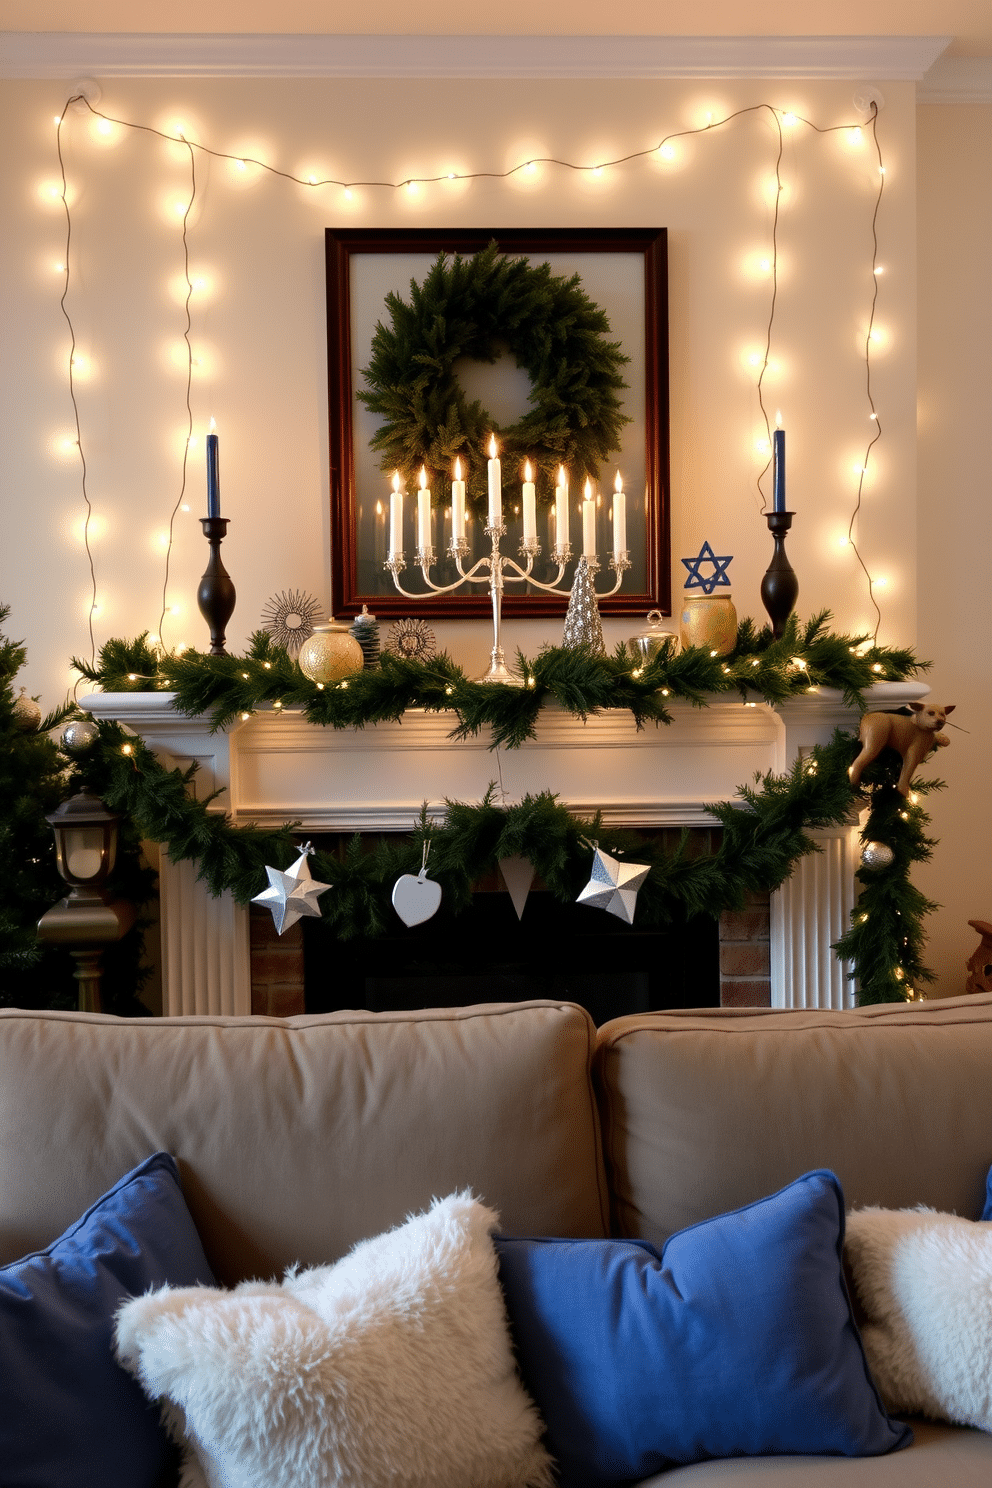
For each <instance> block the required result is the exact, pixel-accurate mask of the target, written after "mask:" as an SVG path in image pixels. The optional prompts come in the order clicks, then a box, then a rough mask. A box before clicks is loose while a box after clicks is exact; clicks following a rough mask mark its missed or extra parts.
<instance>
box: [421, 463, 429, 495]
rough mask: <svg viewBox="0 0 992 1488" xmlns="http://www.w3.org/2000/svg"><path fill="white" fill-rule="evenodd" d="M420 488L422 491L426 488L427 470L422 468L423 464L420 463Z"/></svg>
mask: <svg viewBox="0 0 992 1488" xmlns="http://www.w3.org/2000/svg"><path fill="white" fill-rule="evenodd" d="M420 489H421V490H422V491H425V490H426V489H427V471H426V470H425V469H424V467H423V465H421V467H420Z"/></svg>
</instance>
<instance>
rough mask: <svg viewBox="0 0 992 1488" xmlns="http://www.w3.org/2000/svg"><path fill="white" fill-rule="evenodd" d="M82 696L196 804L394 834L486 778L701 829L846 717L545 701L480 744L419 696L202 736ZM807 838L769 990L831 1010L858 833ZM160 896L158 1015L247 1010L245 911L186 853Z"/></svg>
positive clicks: (130, 702)
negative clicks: (172, 773) (509, 743)
mask: <svg viewBox="0 0 992 1488" xmlns="http://www.w3.org/2000/svg"><path fill="white" fill-rule="evenodd" d="M928 691H929V689H928V688H927V687H925V686H923V685H920V684H918V683H895V682H883V683H879V684H878V685H877V686H876V687H874V688H872V689H871V692H870V694H869V704H870V706H873V707H876V708H896V707H899V706H901V705H904V704H905V703H908V702H911V701H916V700H917V699H919V698H921V697H923V696H925V695H926V693H927V692H928ZM81 706H82V707H84V708H86V709H88V710H89V711H91V712H92V713H93V715H94V716H95V717H97V718H112V719H116V720H117V721H118V722H120V723H121V724H123V725H124V726H125V727H126V728H129V729H131V730H133V731H134V733H136V734H139V735H140V736H141V737H142V738H143V739H144V740H145V742H146V743H147V744H148V745H149V747H150V748H151V749H152V750H153V751H154V752H155V754H156V756H157V757H158V758H159V759H160V760H161V762H162V763H163V764H164V765H166V766H169V767H172V766H179V767H181V768H184V769H185V768H188V766H189V765H190V764H191V763H193V762H194V761H195V762H196V763H197V765H198V766H199V771H198V773H197V776H196V784H195V789H196V791H197V794H198V795H201V796H203V795H206V794H208V793H210V792H212V791H215V790H219V791H221V792H222V795H221V796H220V797H219V798H218V799H217V801H216V802H215V803H214V804H213V805H212V808H211V809H213V810H217V811H227V812H228V813H229V815H230V817H231V819H232V821H234V822H235V823H241V822H248V821H255V822H258V823H259V824H260V825H266V826H275V825H281V824H283V823H285V822H287V821H298V822H300V823H301V828H302V830H303V831H305V832H316V831H356V830H378V831H409V830H410V829H411V828H412V827H413V825H414V822H415V821H416V819H417V818H418V817H419V814H420V810H421V807H422V805H423V804H424V803H425V802H426V804H427V807H428V810H429V811H433V812H436V813H440V812H441V811H442V810H443V805H444V801H445V799H449V800H466V801H477V800H480V799H481V798H482V796H483V795H484V794H485V792H486V791H487V790H488V788H489V786H490V784H491V783H493V782H495V784H496V788H497V792H498V793H499V794H498V799H503V800H506V801H508V802H512V801H519V800H520V799H521V798H522V797H523V796H524V795H526V794H528V793H536V792H539V791H544V790H551V791H554V792H555V793H556V794H557V795H558V797H559V799H560V800H561V801H562V803H563V805H565V806H567V807H568V808H569V810H571V811H573V812H576V813H577V814H579V815H582V814H583V813H586V812H588V813H589V814H590V815H591V814H592V813H593V812H594V811H596V810H601V811H602V813H603V817H604V820H605V821H607V822H608V823H610V824H611V825H627V826H635V827H636V826H641V827H647V826H652V827H655V826H668V825H680V824H682V825H708V824H711V823H712V820H713V818H712V817H711V816H710V815H709V814H708V813H707V811H706V804H707V803H708V802H709V803H712V802H715V801H725V800H731V799H734V798H735V797H736V796H737V794H738V791H739V788H740V786H741V785H742V784H744V783H749V782H750V781H753V779H754V777H755V775H756V774H759V773H760V774H764V773H766V772H768V771H772V772H774V773H777V774H778V773H781V772H782V771H784V770H786V769H788V768H789V767H790V766H791V764H792V763H793V761H794V760H795V759H796V757H797V755H800V754H803V753H806V752H808V750H809V749H810V748H811V746H812V745H814V744H818V743H828V742H829V740H830V738H831V737H832V735H833V732H834V730H835V729H837V728H847V729H850V728H851V727H852V726H853V725H854V724H855V722H856V720H857V712H856V710H854V709H852V708H850V707H848V706H846V705H845V704H844V701H843V697H842V695H841V693H840V692H839V691H835V690H833V689H828V688H820V689H818V691H817V692H815V693H809V694H804V695H803V696H801V697H797V698H795V699H792V700H791V701H789V702H787V703H783V704H781V705H779V706H777V707H774V708H773V707H771V706H769V705H768V704H764V703H760V704H750V705H744V704H742V703H741V701H740V699H738V698H734V699H731V698H729V697H727V696H726V695H719V696H713V697H711V698H709V699H708V706H707V707H705V708H694V707H692V706H691V705H690V704H688V703H682V702H674V701H673V702H672V703H671V704H670V708H671V712H672V715H673V719H674V721H673V723H672V724H671V725H669V726H666V725H654V724H649V725H648V726H647V727H645V728H644V729H641V730H638V729H637V728H636V726H635V724H634V722H633V719H632V718H631V716H630V714H629V713H628V712H626V711H625V710H624V711H619V710H618V711H617V712H612V711H611V712H604V713H601V714H598V715H596V716H594V717H590V718H589V719H587V721H586V722H585V723H583V722H582V721H581V720H580V719H576V718H575V717H573V716H572V715H570V714H567V713H565V712H563V711H561V710H559V709H556V708H546V709H544V710H543V711H542V713H541V715H540V718H539V720H538V724H537V737H536V738H535V739H533V740H528V741H527V742H526V743H525V744H523V745H522V746H521V747H520V748H519V749H512V750H508V749H500V750H492V749H491V748H490V747H489V741H488V736H482V737H480V738H478V739H469V740H460V741H453V740H451V739H449V737H448V735H449V733H450V731H451V728H452V725H453V716H452V715H448V714H436V713H426V712H423V711H420V710H412V711H410V712H407V713H405V714H404V716H403V719H402V720H401V721H400V722H397V723H379V724H375V725H372V726H370V727H368V728H366V729H340V730H339V729H333V728H316V727H314V726H313V725H312V724H309V723H307V722H306V720H305V719H304V718H303V716H302V715H301V714H300V713H298V712H294V711H293V710H291V709H278V710H277V709H266V710H264V711H260V712H258V713H255V714H253V715H252V717H251V718H250V719H248V720H247V721H246V722H236V723H234V724H232V725H231V727H230V728H228V729H226V730H223V731H218V732H216V733H212V732H211V731H210V726H209V722H208V721H207V720H206V719H204V718H196V719H189V718H185V717H184V716H183V715H182V714H180V713H178V712H177V711H176V709H175V708H174V706H173V695H172V694H171V693H133V692H132V693H94V694H91V695H90V696H89V697H86V698H84V699H83V700H82V704H81ZM812 835H813V836H814V837H815V838H816V839H817V842H818V845H819V846H820V848H821V852H820V853H819V854H817V855H815V856H812V857H806V858H803V859H800V861H799V863H798V864H797V865H796V869H795V871H794V872H793V874H792V877H791V878H790V879H789V881H788V883H786V884H785V885H784V887H783V888H782V889H780V890H779V891H777V892H776V893H775V894H774V895H773V896H772V971H771V975H772V1001H773V1004H774V1005H776V1006H781V1007H797V1006H798V1007H844V1006H847V1005H849V1003H850V1000H851V989H850V983H849V981H848V979H847V977H846V968H845V967H844V966H842V965H841V964H840V963H839V962H838V961H837V960H836V958H835V957H834V955H833V953H832V952H831V951H830V943H831V941H833V940H836V939H837V937H838V936H839V935H841V934H842V933H843V932H844V931H845V930H846V929H847V926H848V923H849V915H850V910H851V909H852V907H853V905H854V888H855V884H854V871H855V868H856V867H857V850H856V839H857V829H856V827H855V826H853V825H850V826H842V827H837V828H830V829H827V830H825V831H818V832H815V833H813V834H812ZM159 893H160V906H161V923H162V980H163V1002H164V1009H165V1011H166V1013H169V1014H174V1013H218V1012H221V1013H237V1014H247V1013H249V1012H250V1011H251V987H250V969H249V957H248V914H247V910H246V909H244V908H243V907H242V906H239V905H237V904H235V903H234V901H233V899H232V898H231V896H230V895H229V894H223V895H220V896H218V897H216V898H215V897H214V896H212V895H211V894H210V892H209V890H208V889H207V888H206V886H205V885H204V884H203V883H201V882H200V881H199V880H198V879H197V876H196V865H195V864H191V863H173V862H172V861H171V860H170V859H169V857H168V855H167V854H166V853H163V854H162V861H161V867H160V883H159Z"/></svg>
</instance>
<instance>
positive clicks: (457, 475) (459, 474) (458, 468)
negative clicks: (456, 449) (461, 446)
mask: <svg viewBox="0 0 992 1488" xmlns="http://www.w3.org/2000/svg"><path fill="white" fill-rule="evenodd" d="M461 478H462V462H461V460H460V459H459V458H458V456H457V455H456V456H455V480H461Z"/></svg>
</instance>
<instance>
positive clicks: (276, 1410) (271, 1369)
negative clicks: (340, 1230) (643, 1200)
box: [116, 1193, 553, 1488]
mask: <svg viewBox="0 0 992 1488" xmlns="http://www.w3.org/2000/svg"><path fill="white" fill-rule="evenodd" d="M496 1224H497V1215H496V1214H495V1213H494V1212H493V1211H492V1210H491V1209H487V1208H485V1207H484V1206H483V1205H482V1204H480V1203H478V1202H477V1201H476V1200H473V1199H472V1198H471V1196H470V1195H469V1194H467V1193H462V1194H453V1195H451V1196H450V1197H449V1198H446V1199H440V1200H436V1201H435V1203H434V1204H433V1206H432V1208H431V1209H430V1210H429V1211H428V1213H426V1214H422V1215H418V1216H415V1217H413V1218H411V1219H409V1220H408V1221H407V1222H406V1224H403V1225H400V1226H399V1227H398V1228H397V1229H394V1230H391V1231H389V1232H388V1233H387V1234H385V1235H380V1236H378V1237H376V1238H375V1239H373V1240H365V1241H362V1242H361V1243H360V1244H359V1245H356V1246H355V1248H354V1250H353V1251H351V1253H350V1254H349V1255H347V1256H345V1257H344V1259H343V1260H341V1261H339V1262H338V1263H337V1264H336V1265H333V1266H319V1267H314V1268H312V1269H311V1270H308V1271H300V1272H293V1271H290V1272H288V1273H287V1275H286V1278H285V1280H284V1281H283V1282H282V1284H281V1285H278V1284H275V1283H273V1284H265V1283H259V1282H246V1283H243V1284H242V1285H241V1286H238V1287H236V1288H235V1289H234V1290H233V1291H231V1292H224V1291H217V1290H213V1289H210V1288H206V1287H201V1288H187V1289H183V1290H175V1291H173V1290H170V1289H169V1288H168V1287H163V1288H162V1289H161V1290H160V1291H156V1292H150V1293H148V1294H147V1295H146V1296H144V1297H138V1298H135V1299H134V1300H132V1301H130V1302H127V1303H125V1304H124V1305H123V1306H122V1307H121V1309H120V1311H119V1314H118V1319H117V1334H116V1343H117V1355H118V1358H119V1359H120V1361H121V1363H122V1364H123V1365H124V1366H125V1367H126V1368H127V1369H129V1370H130V1371H131V1372H132V1373H133V1374H134V1375H135V1376H136V1377H137V1379H138V1380H139V1381H140V1383H141V1385H142V1387H143V1388H144V1390H145V1392H146V1394H147V1395H149V1396H150V1397H151V1398H153V1399H156V1398H161V1399H162V1400H163V1405H164V1407H165V1409H166V1414H167V1416H169V1415H170V1414H171V1419H172V1425H173V1429H174V1430H176V1429H177V1428H178V1430H179V1431H180V1432H182V1430H183V1428H185V1434H186V1436H187V1437H188V1438H189V1439H190V1441H191V1442H192V1444H193V1446H194V1447H195V1449H196V1453H197V1456H198V1457H199V1460H200V1463H201V1465H202V1468H203V1471H204V1474H205V1478H206V1481H207V1483H208V1484H209V1488H324V1485H328V1488H329V1485H331V1484H334V1485H335V1488H379V1485H382V1488H386V1485H389V1488H466V1485H468V1484H471V1485H472V1488H550V1485H551V1483H552V1481H553V1480H552V1476H551V1468H550V1458H549V1457H548V1455H547V1453H546V1452H545V1450H544V1448H543V1447H542V1446H541V1442H540V1438H541V1432H542V1423H541V1419H540V1417H539V1415H538V1413H537V1411H536V1409H535V1407H534V1405H533V1404H532V1402H531V1400H530V1398H529V1396H528V1395H527V1393H526V1391H525V1390H524V1388H523V1385H522V1384H521V1383H520V1380H519V1378H518V1376H517V1372H516V1367H515V1364H514V1359H513V1353H512V1348H511V1344H510V1335H509V1328H508V1324H507V1318H506V1309H505V1305H504V1302H503V1294H502V1291H501V1290H500V1285H499V1281H498V1278H497V1272H496V1256H495V1251H494V1248H493V1243H492V1238H491V1236H492V1230H493V1229H494V1228H495V1226H496ZM169 1407H172V1408H173V1409H172V1411H171V1412H170V1410H169ZM184 1481H185V1482H187V1483H189V1484H190V1485H192V1483H193V1482H194V1481H195V1477H194V1473H193V1471H192V1469H191V1467H190V1466H189V1465H187V1471H186V1474H185V1478H184Z"/></svg>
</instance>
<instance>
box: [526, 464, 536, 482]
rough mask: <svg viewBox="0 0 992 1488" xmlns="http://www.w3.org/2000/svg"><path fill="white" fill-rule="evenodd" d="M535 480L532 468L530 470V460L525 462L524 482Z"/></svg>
mask: <svg viewBox="0 0 992 1488" xmlns="http://www.w3.org/2000/svg"><path fill="white" fill-rule="evenodd" d="M533 479H534V476H533V473H532V471H531V468H530V461H529V460H525V461H524V480H525V481H532V480H533Z"/></svg>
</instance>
